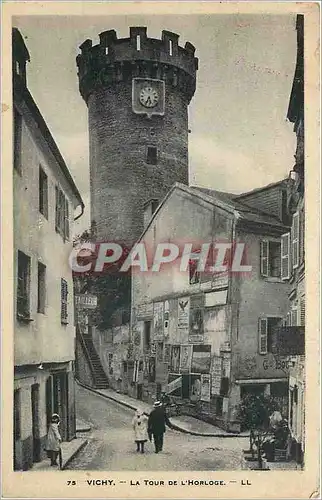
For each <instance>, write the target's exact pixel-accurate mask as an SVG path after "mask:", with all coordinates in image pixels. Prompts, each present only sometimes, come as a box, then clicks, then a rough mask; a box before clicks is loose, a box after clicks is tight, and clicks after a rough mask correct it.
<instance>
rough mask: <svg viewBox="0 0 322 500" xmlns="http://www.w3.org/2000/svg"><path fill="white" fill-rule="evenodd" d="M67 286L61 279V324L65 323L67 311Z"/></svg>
mask: <svg viewBox="0 0 322 500" xmlns="http://www.w3.org/2000/svg"><path fill="white" fill-rule="evenodd" d="M67 303H68V284H67V281H66V280H64V279H63V278H62V279H61V322H62V323H67V318H68V311H67Z"/></svg>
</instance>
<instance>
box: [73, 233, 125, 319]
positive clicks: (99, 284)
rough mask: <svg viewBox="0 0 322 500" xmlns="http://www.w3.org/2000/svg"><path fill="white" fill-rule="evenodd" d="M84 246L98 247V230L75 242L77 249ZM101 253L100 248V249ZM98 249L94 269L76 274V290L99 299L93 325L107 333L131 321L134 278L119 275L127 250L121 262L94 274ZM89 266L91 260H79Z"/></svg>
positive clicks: (122, 274) (81, 236)
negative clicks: (91, 244) (88, 244)
mask: <svg viewBox="0 0 322 500" xmlns="http://www.w3.org/2000/svg"><path fill="white" fill-rule="evenodd" d="M82 243H94V244H96V237H95V229H94V228H93V226H92V227H91V229H89V230H86V231H84V232H83V233H82V234H81V235H78V236H77V237H76V238H75V240H74V247H77V246H80V245H81V244H82ZM97 249H98V246H97ZM97 249H96V251H95V252H94V254H93V255H92V257H91V260H92V262H93V265H92V267H91V269H90V270H89V271H87V272H86V273H75V272H74V273H73V277H74V283H75V288H77V291H78V293H81V294H82V293H92V294H94V295H96V296H97V308H96V309H95V310H94V311H91V313H90V317H91V322H92V323H93V324H95V325H97V326H98V327H99V328H101V329H107V328H109V327H111V326H113V325H115V324H117V323H118V324H119V323H122V322H127V321H128V320H129V310H130V298H131V276H130V274H129V273H122V272H120V265H121V264H122V262H123V261H124V260H125V258H126V257H127V255H128V250H127V249H125V248H124V252H123V255H122V259H120V260H119V261H118V262H117V263H113V264H109V265H105V266H104V270H103V271H102V272H99V273H97V272H95V270H94V263H95V261H96V258H97ZM82 260H83V264H85V263H86V264H87V263H89V262H90V260H89V257H88V256H87V257H84V258H82V257H79V258H78V262H79V263H80V261H82Z"/></svg>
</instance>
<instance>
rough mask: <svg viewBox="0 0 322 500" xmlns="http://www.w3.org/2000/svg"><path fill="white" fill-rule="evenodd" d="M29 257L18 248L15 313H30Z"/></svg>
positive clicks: (21, 315)
mask: <svg viewBox="0 0 322 500" xmlns="http://www.w3.org/2000/svg"><path fill="white" fill-rule="evenodd" d="M29 307H30V257H28V256H27V255H25V254H24V253H23V252H20V250H18V286H17V315H18V317H22V318H28V317H29V315H30V310H29Z"/></svg>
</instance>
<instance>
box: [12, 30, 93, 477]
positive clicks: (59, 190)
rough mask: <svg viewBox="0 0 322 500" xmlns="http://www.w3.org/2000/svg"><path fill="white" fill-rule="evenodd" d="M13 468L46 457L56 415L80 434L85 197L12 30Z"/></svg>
mask: <svg viewBox="0 0 322 500" xmlns="http://www.w3.org/2000/svg"><path fill="white" fill-rule="evenodd" d="M12 36H13V38H12V40H13V54H12V57H13V105H14V116H13V132H14V165H13V186H14V188H13V189H14V193H13V200H14V286H15V288H14V289H15V298H14V300H15V318H14V396H13V403H14V404H13V407H14V410H13V418H14V432H13V442H14V443H13V447H14V469H15V470H27V469H29V468H31V467H32V465H33V463H34V462H39V461H40V460H41V459H42V458H43V456H44V439H45V436H46V434H47V425H48V423H49V422H50V418H51V414H52V413H53V412H56V413H58V414H59V415H60V417H61V433H62V438H63V440H70V439H72V438H74V437H75V433H76V425H75V398H74V373H73V363H74V349H75V345H74V343H75V326H74V312H73V282H72V271H71V268H70V265H69V255H70V252H71V249H72V239H71V238H72V236H71V235H72V227H73V220H74V211H75V210H76V208H77V207H81V213H82V211H83V201H82V199H81V196H80V194H79V192H78V190H77V188H76V186H75V184H74V181H73V179H72V177H71V175H70V173H69V171H68V169H67V166H66V164H65V162H64V160H63V158H62V156H61V154H60V152H59V150H58V148H57V145H56V144H55V142H54V139H53V137H52V135H51V133H50V131H49V129H48V127H47V125H46V123H45V121H44V119H43V117H42V115H41V113H40V111H39V109H38V107H37V105H36V103H35V101H34V100H33V97H32V96H31V94H30V92H29V90H28V87H27V80H26V63H27V61H29V53H28V50H27V48H26V46H25V43H24V41H23V38H22V36H21V34H20V32H19V31H18V30H17V29H15V28H14V29H13V33H12Z"/></svg>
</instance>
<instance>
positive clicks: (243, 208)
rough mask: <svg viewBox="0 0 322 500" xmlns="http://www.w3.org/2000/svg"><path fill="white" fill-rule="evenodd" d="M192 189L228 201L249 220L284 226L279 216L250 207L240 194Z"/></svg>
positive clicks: (228, 203) (241, 216)
mask: <svg viewBox="0 0 322 500" xmlns="http://www.w3.org/2000/svg"><path fill="white" fill-rule="evenodd" d="M277 184H278V183H277ZM191 189H194V190H198V191H199V192H202V193H206V194H207V195H208V196H211V197H213V199H214V200H221V201H223V202H224V203H227V205H229V206H230V207H232V208H233V209H234V210H235V211H237V212H238V213H239V215H240V219H244V220H247V221H249V222H258V223H259V224H268V225H273V226H280V227H284V224H282V223H281V222H280V220H279V219H278V218H277V217H274V216H273V215H270V214H267V213H265V212H263V211H261V210H258V209H256V208H253V207H249V206H248V205H246V204H244V203H242V202H240V201H239V200H238V197H239V195H236V194H232V193H225V192H223V191H217V190H215V189H207V188H200V187H197V186H192V187H191ZM260 189H264V188H260Z"/></svg>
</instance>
